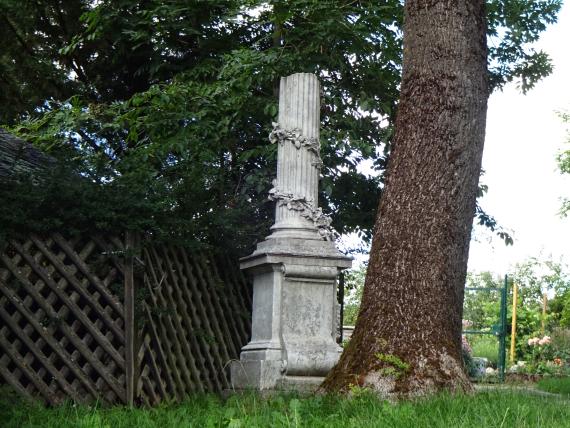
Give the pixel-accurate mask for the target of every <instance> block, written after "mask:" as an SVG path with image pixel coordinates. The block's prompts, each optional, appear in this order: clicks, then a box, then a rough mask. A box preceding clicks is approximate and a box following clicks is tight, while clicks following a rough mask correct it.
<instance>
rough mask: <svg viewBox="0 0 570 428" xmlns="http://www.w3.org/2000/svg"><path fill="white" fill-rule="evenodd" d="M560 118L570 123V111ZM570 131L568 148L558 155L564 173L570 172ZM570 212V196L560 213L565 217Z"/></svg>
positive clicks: (562, 113) (563, 113) (567, 140)
mask: <svg viewBox="0 0 570 428" xmlns="http://www.w3.org/2000/svg"><path fill="white" fill-rule="evenodd" d="M560 118H561V119H562V121H563V122H564V123H565V124H567V125H570V113H568V112H561V113H560ZM569 146H570V133H569V134H568V138H567V139H566V150H563V151H561V152H560V153H559V155H558V159H557V160H558V168H559V169H560V172H561V173H562V174H570V147H569ZM569 213H570V198H565V199H564V200H563V201H562V208H561V209H560V214H561V215H562V216H564V217H566V216H568V214H569Z"/></svg>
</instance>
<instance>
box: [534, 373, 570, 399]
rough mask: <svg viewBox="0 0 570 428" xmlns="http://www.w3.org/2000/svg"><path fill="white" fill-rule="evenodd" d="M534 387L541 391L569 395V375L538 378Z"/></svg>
mask: <svg viewBox="0 0 570 428" xmlns="http://www.w3.org/2000/svg"><path fill="white" fill-rule="evenodd" d="M536 387H537V388H538V389H540V390H542V391H546V392H554V393H555V394H563V395H566V396H570V377H547V378H544V379H541V380H539V381H538V383H537V384H536Z"/></svg>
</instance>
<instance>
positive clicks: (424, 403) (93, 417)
mask: <svg viewBox="0 0 570 428" xmlns="http://www.w3.org/2000/svg"><path fill="white" fill-rule="evenodd" d="M0 426H1V427H3V428H11V427H54V428H64V427H84V428H88V427H109V428H120V427H137V428H142V427H160V428H167V427H234V428H235V427H301V426H303V427H343V428H352V427H367V428H371V427H406V428H410V427H411V428H419V427H430V428H431V427H446V428H456V427H477V428H481V427H517V428H523V427H541V428H546V427H570V405H569V404H568V401H566V400H561V399H553V398H543V397H539V396H532V395H525V394H523V393H514V392H511V391H500V392H499V391H490V392H481V393H477V394H475V395H472V396H455V397H452V396H450V395H446V394H443V395H439V396H437V397H435V398H431V399H429V400H418V401H416V402H402V403H398V404H390V403H388V402H385V401H380V400H378V399H376V398H375V397H373V396H372V395H369V394H366V393H365V394H361V395H359V396H357V397H353V398H350V399H346V398H341V397H336V396H313V397H308V398H300V397H297V396H294V395H287V396H285V395H284V396H276V397H273V398H268V399H262V398H260V397H259V396H256V395H253V394H251V395H242V396H232V397H231V398H229V399H228V400H225V401H224V400H221V399H219V398H217V397H215V396H201V397H194V398H191V399H189V400H188V401H187V402H186V403H183V404H179V405H163V406H160V407H157V408H153V409H137V408H135V409H127V408H122V407H112V408H88V407H74V406H72V405H67V406H62V407H59V408H55V409H45V408H43V407H40V406H33V405H29V404H26V405H24V404H22V403H21V402H17V401H15V400H10V399H2V400H0Z"/></svg>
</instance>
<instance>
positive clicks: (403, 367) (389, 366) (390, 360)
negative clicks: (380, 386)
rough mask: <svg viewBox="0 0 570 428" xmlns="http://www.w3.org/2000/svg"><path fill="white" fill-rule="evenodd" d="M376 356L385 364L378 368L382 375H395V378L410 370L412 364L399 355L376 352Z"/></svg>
mask: <svg viewBox="0 0 570 428" xmlns="http://www.w3.org/2000/svg"><path fill="white" fill-rule="evenodd" d="M374 356H375V357H376V359H377V360H378V361H379V362H380V363H381V364H382V365H383V367H381V368H380V369H379V370H378V372H379V373H380V374H381V375H382V376H394V377H395V378H399V377H401V376H403V375H405V374H406V373H407V372H408V371H409V370H410V365H409V364H408V363H406V362H404V361H402V359H401V358H400V357H398V356H397V355H393V354H382V353H380V352H378V353H376V354H374Z"/></svg>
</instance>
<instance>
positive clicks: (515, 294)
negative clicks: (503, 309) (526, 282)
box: [509, 283, 518, 365]
mask: <svg viewBox="0 0 570 428" xmlns="http://www.w3.org/2000/svg"><path fill="white" fill-rule="evenodd" d="M517 300H518V286H517V284H516V283H514V284H513V314H512V318H511V350H510V355H509V361H510V362H511V365H512V364H514V363H515V342H516V340H517Z"/></svg>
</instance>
